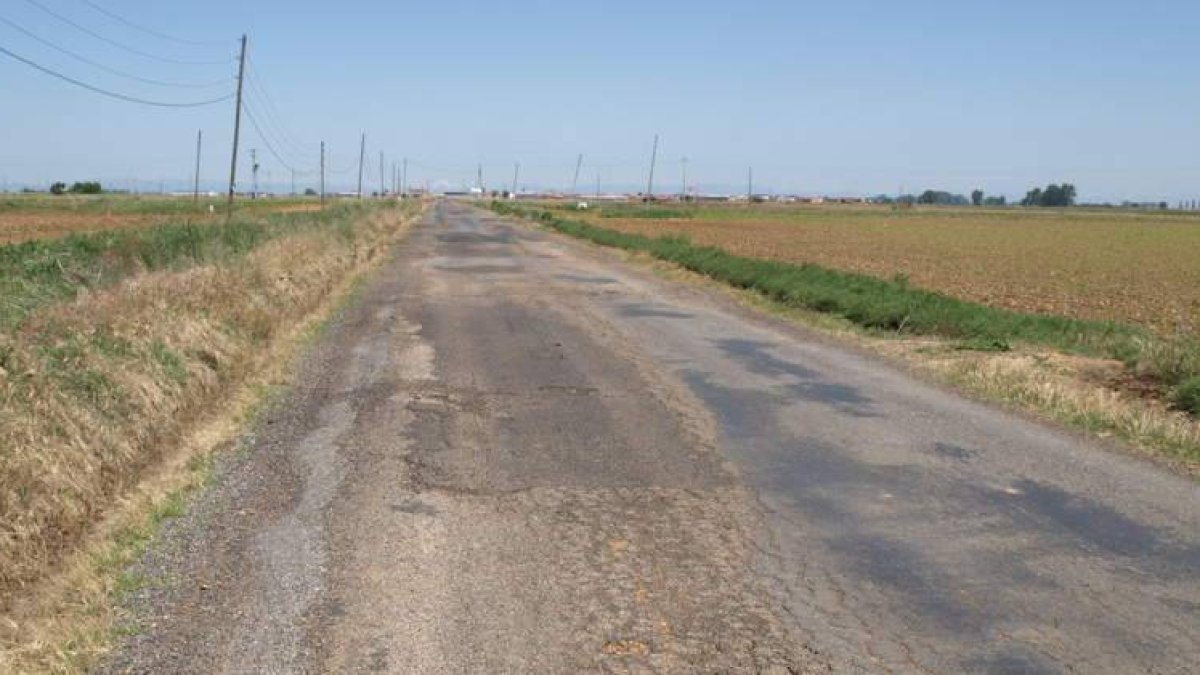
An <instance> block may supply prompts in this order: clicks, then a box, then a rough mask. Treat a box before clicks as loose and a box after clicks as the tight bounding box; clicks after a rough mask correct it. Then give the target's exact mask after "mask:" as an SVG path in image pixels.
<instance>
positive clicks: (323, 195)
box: [321, 141, 325, 209]
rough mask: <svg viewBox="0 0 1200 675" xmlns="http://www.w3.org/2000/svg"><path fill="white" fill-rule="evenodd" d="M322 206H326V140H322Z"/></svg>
mask: <svg viewBox="0 0 1200 675" xmlns="http://www.w3.org/2000/svg"><path fill="white" fill-rule="evenodd" d="M321 208H322V209H324V208H325V141H321Z"/></svg>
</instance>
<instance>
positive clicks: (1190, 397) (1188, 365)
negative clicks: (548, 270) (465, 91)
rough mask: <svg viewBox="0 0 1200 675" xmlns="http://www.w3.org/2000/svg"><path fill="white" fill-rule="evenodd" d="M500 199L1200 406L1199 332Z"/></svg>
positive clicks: (773, 291)
mask: <svg viewBox="0 0 1200 675" xmlns="http://www.w3.org/2000/svg"><path fill="white" fill-rule="evenodd" d="M492 208H493V209H494V210H496V211H498V212H500V213H505V214H512V215H519V216H524V217H531V218H535V219H537V220H538V221H539V222H541V223H542V224H544V225H546V226H549V227H551V228H553V229H555V230H558V231H559V232H563V233H565V234H569V235H572V236H575V237H579V238H583V239H586V240H588V241H592V242H594V243H597V244H601V245H604V246H611V247H616V248H621V249H625V250H630V251H639V252H643V253H647V254H649V255H651V256H654V257H655V258H658V259H660V260H665V261H668V262H671V263H674V264H677V265H679V266H681V267H683V268H685V269H688V270H691V271H694V272H697V273H700V274H703V275H705V276H707V277H709V278H712V279H716V280H718V281H721V282H724V283H727V284H730V285H732V286H734V287H737V288H743V289H748V290H751V291H754V292H756V293H758V294H761V295H762V296H764V297H766V298H768V299H770V300H771V301H773V302H777V303H780V304H782V305H785V306H792V307H798V308H804V309H808V310H814V311H818V312H823V313H827V314H832V315H835V316H838V317H841V318H843V319H845V320H847V321H849V322H851V323H853V324H855V325H857V326H860V327H861V328H864V329H867V330H871V331H881V332H889V333H900V334H908V335H930V336H938V337H942V338H949V339H953V340H956V341H958V343H959V345H960V346H961V347H963V348H966V349H973V350H983V351H1008V350H1009V349H1011V348H1012V347H1013V346H1014V345H1018V344H1020V345H1036V346H1039V347H1045V348H1049V349H1052V350H1055V351H1059V352H1063V353H1067V354H1077V355H1084V356H1091V357H1100V358H1108V359H1115V360H1118V361H1121V362H1122V363H1124V364H1126V366H1127V367H1128V368H1129V371H1130V374H1131V376H1132V377H1134V378H1139V379H1141V380H1144V381H1145V382H1146V383H1148V384H1149V385H1150V386H1153V387H1156V388H1159V389H1161V391H1162V393H1163V395H1164V397H1165V398H1166V399H1168V400H1170V401H1171V402H1172V403H1173V404H1174V405H1176V406H1177V407H1178V408H1180V409H1182V410H1187V411H1189V412H1191V413H1192V414H1200V396H1198V395H1197V391H1198V390H1200V385H1198V383H1200V342H1197V340H1196V339H1194V338H1187V337H1181V338H1178V339H1169V338H1163V337H1160V336H1157V335H1155V334H1154V333H1152V332H1150V331H1149V330H1147V329H1144V328H1141V327H1137V326H1131V325H1126V324H1120V323H1110V322H1100V321H1086V320H1080V319H1071V318H1066V317H1061V316H1053V315H1045V314H1028V313H1021V312H1014V311H1009V310H1005V309H1001V308H996V307H990V306H987V305H983V304H979V303H974V302H969V301H965V300H961V299H958V298H954V297H950V296H947V295H943V294H939V293H934V292H930V291H926V290H922V289H919V288H913V287H911V286H910V285H909V283H908V282H907V280H906V279H904V278H896V279H894V280H890V281H889V280H883V279H879V278H876V277H872V276H868V275H863V274H856V273H852V272H844V271H838V270H833V269H828V268H824V267H821V266H817V265H811V264H792V263H787V262H781V261H776V260H762V259H756V258H748V257H743V256H738V255H733V254H731V253H728V252H726V251H725V250H723V249H721V248H717V247H713V246H698V245H695V244H693V243H691V242H690V241H689V240H688V239H686V238H684V237H681V236H661V237H649V236H645V235H642V234H635V233H629V232H621V231H617V230H614V229H610V228H606V227H600V226H597V225H594V224H589V223H586V222H582V221H579V220H574V219H568V218H562V217H560V216H559V215H557V214H556V213H554V212H551V211H547V210H543V209H538V208H527V207H523V206H519V205H512V204H507V203H502V202H495V203H493V205H492Z"/></svg>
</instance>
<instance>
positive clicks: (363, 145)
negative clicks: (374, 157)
mask: <svg viewBox="0 0 1200 675" xmlns="http://www.w3.org/2000/svg"><path fill="white" fill-rule="evenodd" d="M366 158H367V134H366V133H364V134H363V135H362V141H361V142H360V143H359V145H358V198H359V199H362V177H363V161H364V160H365V159H366Z"/></svg>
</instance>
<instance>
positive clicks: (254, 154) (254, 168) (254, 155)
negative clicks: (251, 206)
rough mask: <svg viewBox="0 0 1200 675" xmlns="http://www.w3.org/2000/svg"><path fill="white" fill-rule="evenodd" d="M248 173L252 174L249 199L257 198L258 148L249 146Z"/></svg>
mask: <svg viewBox="0 0 1200 675" xmlns="http://www.w3.org/2000/svg"><path fill="white" fill-rule="evenodd" d="M250 173H251V175H253V176H254V182H253V186H254V187H253V190H254V191H253V192H251V193H250V199H258V150H256V149H254V148H250Z"/></svg>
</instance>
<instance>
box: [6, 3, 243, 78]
mask: <svg viewBox="0 0 1200 675" xmlns="http://www.w3.org/2000/svg"><path fill="white" fill-rule="evenodd" d="M0 23H3V24H5V25H7V26H8V27H9V28H12V29H13V30H15V31H18V32H20V33H22V34H24V35H25V36H27V37H29V38H30V39H33V40H36V41H37V42H40V43H42V44H43V45H45V46H47V47H49V48H51V49H53V50H55V51H57V52H60V53H62V54H66V55H67V56H69V57H71V58H73V59H75V60H76V61H79V62H80V63H86V64H87V65H89V66H92V67H93V68H99V69H100V70H103V71H105V72H107V73H111V74H113V75H118V76H120V77H125V78H128V79H131V80H136V81H138V82H144V83H146V84H153V85H158V86H160V87H180V88H185V89H203V88H206V87H215V86H217V85H218V84H228V83H229V79H228V78H222V79H220V80H214V81H212V82H168V81H166V80H155V79H151V78H148V77H141V76H139V75H134V74H132V73H127V72H125V71H122V70H117V69H116V68H111V67H109V66H106V65H104V64H103V63H99V62H97V61H93V60H92V59H89V58H88V57H86V56H83V55H81V54H76V53H75V52H73V51H71V50H69V49H67V48H65V47H60V46H58V45H56V44H54V43H53V42H51V41H49V40H47V39H45V38H43V37H41V36H40V35H38V34H36V33H34V32H33V31H31V30H29V29H27V28H25V27H23V26H20V25H18V24H16V23H14V22H12V21H9V20H8V19H6V18H4V17H2V16H0Z"/></svg>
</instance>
